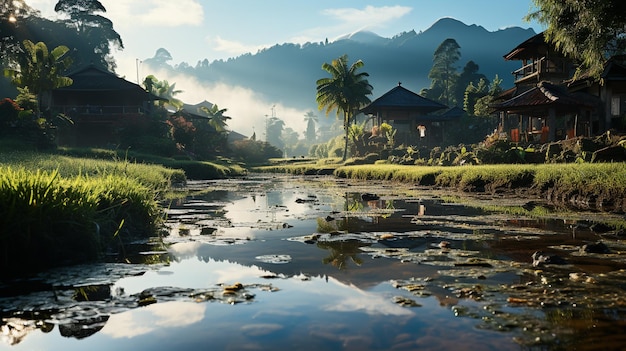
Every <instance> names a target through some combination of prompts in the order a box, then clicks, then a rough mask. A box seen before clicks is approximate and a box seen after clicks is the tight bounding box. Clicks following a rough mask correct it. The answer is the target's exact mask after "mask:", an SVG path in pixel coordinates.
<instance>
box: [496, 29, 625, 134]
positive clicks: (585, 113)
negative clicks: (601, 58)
mask: <svg viewBox="0 0 626 351" xmlns="http://www.w3.org/2000/svg"><path fill="white" fill-rule="evenodd" d="M504 58H505V60H518V61H521V63H522V67H521V68H520V69H518V70H516V71H514V72H513V75H514V77H515V87H513V88H511V89H509V90H507V91H505V92H503V93H502V94H501V95H500V102H499V103H497V104H495V105H494V107H495V109H496V110H497V111H499V112H500V126H499V132H500V135H502V136H506V137H507V138H508V139H509V140H511V141H513V142H531V143H532V142H542V143H545V142H548V141H554V140H561V139H566V138H573V137H576V136H592V135H597V134H600V133H603V132H604V131H606V130H608V129H610V128H612V127H616V126H618V124H617V123H616V122H618V120H617V119H619V118H620V117H621V116H622V115H623V114H624V112H626V111H624V107H626V105H625V104H626V66H624V60H623V59H622V60H620V59H619V58H613V59H611V60H609V62H608V63H607V65H606V68H605V71H604V72H603V74H602V76H601V79H599V80H598V79H594V78H591V77H583V78H578V79H576V80H573V79H572V77H573V75H574V72H575V69H576V66H575V64H574V62H572V60H570V59H567V58H566V57H564V56H563V55H562V54H560V53H559V52H558V51H557V50H556V49H555V48H554V46H553V45H551V44H549V43H547V42H546V41H545V37H544V34H543V33H540V34H537V35H535V36H533V37H532V38H530V39H528V40H526V41H525V42H523V43H521V44H520V45H518V46H517V47H515V48H514V49H513V50H512V51H511V52H509V53H507V54H506V55H504ZM583 76H584V75H583Z"/></svg>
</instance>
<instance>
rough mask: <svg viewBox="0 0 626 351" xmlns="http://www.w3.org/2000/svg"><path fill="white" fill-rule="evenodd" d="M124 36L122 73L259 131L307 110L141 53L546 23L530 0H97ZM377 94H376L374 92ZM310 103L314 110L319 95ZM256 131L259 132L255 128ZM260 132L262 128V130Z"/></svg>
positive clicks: (200, 53)
mask: <svg viewBox="0 0 626 351" xmlns="http://www.w3.org/2000/svg"><path fill="white" fill-rule="evenodd" d="M100 2H101V3H102V4H103V5H104V7H105V8H106V9H107V12H106V13H105V14H103V15H104V16H105V17H107V18H109V19H110V20H111V21H112V22H113V25H114V28H115V30H116V31H117V32H118V33H119V34H120V36H121V37H122V40H123V42H124V50H122V51H119V52H115V53H114V55H115V58H116V62H117V65H118V68H117V73H118V74H119V75H121V76H123V77H126V79H128V80H131V81H136V79H137V78H136V77H139V78H140V80H143V78H144V77H145V76H147V75H148V74H154V75H156V77H157V78H158V79H167V80H168V81H169V82H174V83H176V88H177V89H181V90H183V93H181V94H180V95H178V96H177V97H178V98H180V99H182V100H183V101H184V102H186V103H191V104H195V103H198V102H201V101H203V100H208V101H210V102H212V103H216V104H217V105H218V106H219V107H220V108H227V109H228V111H227V112H228V113H227V114H228V115H229V116H232V117H233V119H232V120H230V121H229V126H230V127H231V129H232V130H236V131H238V132H240V133H243V134H245V135H251V134H252V133H253V132H254V131H262V130H263V128H264V123H265V121H264V117H263V116H265V115H267V114H271V113H273V112H275V113H276V115H277V116H279V117H280V118H282V119H283V120H284V121H285V122H286V126H287V127H291V128H293V129H294V130H296V131H298V132H302V131H303V130H304V129H305V123H304V120H303V116H304V115H305V114H306V112H308V111H303V110H299V109H297V108H294V107H292V106H288V105H282V104H280V103H277V102H275V101H266V100H264V98H263V97H261V96H260V95H259V94H258V93H257V92H254V91H251V90H249V89H246V88H244V87H238V86H228V85H225V84H222V83H218V84H215V85H211V86H208V85H206V83H202V82H198V81H197V80H195V79H194V78H193V77H188V76H184V75H176V76H171V75H170V74H169V73H168V72H153V71H150V70H149V69H148V68H147V67H144V66H143V65H142V64H141V60H143V59H146V58H150V57H153V56H154V54H155V52H156V50H157V49H159V48H161V47H162V48H165V49H167V50H168V51H169V52H170V54H171V55H172V57H173V60H172V62H170V63H171V64H178V63H180V62H183V61H185V62H187V63H189V64H190V65H192V66H195V64H196V63H197V62H198V61H199V60H203V59H205V58H206V59H208V60H209V61H213V60H216V59H227V58H229V57H236V56H239V55H241V54H244V53H247V52H251V53H256V52H257V51H258V50H259V49H261V48H265V47H270V46H273V45H275V44H282V43H287V42H289V43H306V42H320V41H324V40H325V39H326V38H328V40H329V41H332V40H334V39H335V38H338V37H341V36H343V35H346V34H350V33H354V32H356V31H359V30H369V31H372V32H375V33H377V34H379V35H381V36H383V37H392V36H394V35H396V34H399V33H402V32H406V31H411V30H415V31H417V32H419V31H423V30H426V29H428V28H429V27H430V26H431V25H432V24H433V23H435V22H436V21H437V20H438V19H440V18H443V17H452V18H455V19H457V20H460V21H462V22H464V23H466V24H476V25H480V26H483V27H484V28H485V29H487V30H489V31H496V30H498V29H502V28H506V27H511V26H519V27H523V28H529V27H532V28H533V29H534V30H535V32H540V31H541V30H543V29H542V28H541V27H540V26H539V25H538V24H537V23H527V22H524V21H523V17H524V16H525V15H526V14H528V13H529V11H531V10H532V8H533V7H532V4H533V2H532V0H395V1H394V0H360V1H359V0H219V1H218V0H100ZM26 3H27V4H29V5H30V6H32V7H34V8H36V9H38V10H40V11H41V12H42V15H43V16H45V17H48V18H55V17H56V14H55V13H54V5H55V4H56V3H57V0H26ZM374 98H375V97H374ZM312 105H313V107H312V110H314V111H316V109H315V105H314V99H312ZM257 134H258V133H257ZM259 136H260V138H262V136H261V135H259Z"/></svg>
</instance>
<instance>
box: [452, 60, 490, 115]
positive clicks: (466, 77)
mask: <svg viewBox="0 0 626 351" xmlns="http://www.w3.org/2000/svg"><path fill="white" fill-rule="evenodd" d="M478 70H479V67H478V65H477V64H476V63H475V62H474V61H469V62H467V63H466V64H465V67H463V71H461V74H460V75H459V77H458V79H457V82H456V85H455V88H454V99H455V101H456V103H457V105H463V106H465V101H464V100H465V91H466V90H467V88H468V86H469V85H470V84H472V85H480V84H481V83H480V82H481V80H484V81H485V82H484V84H485V93H486V92H487V89H488V86H489V80H488V79H487V77H486V76H485V75H484V74H482V73H478ZM465 111H468V110H467V109H465ZM468 112H469V111H468Z"/></svg>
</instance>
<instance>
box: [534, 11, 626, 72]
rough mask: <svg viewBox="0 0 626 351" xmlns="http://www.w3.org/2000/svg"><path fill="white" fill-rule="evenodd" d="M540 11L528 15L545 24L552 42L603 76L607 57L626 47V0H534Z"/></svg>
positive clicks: (588, 70)
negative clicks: (625, 0)
mask: <svg viewBox="0 0 626 351" xmlns="http://www.w3.org/2000/svg"><path fill="white" fill-rule="evenodd" d="M533 2H534V3H535V5H536V6H537V8H538V10H537V11H534V12H532V13H530V14H529V15H528V16H526V19H527V20H537V21H539V23H541V24H543V25H545V26H546V27H547V28H546V30H545V32H544V33H545V37H546V40H547V41H548V42H551V43H553V44H555V46H556V48H557V49H559V50H560V51H561V52H563V53H564V54H565V55H567V56H569V57H570V58H573V59H575V60H579V61H580V62H582V65H581V66H580V67H579V68H578V70H577V75H578V74H580V73H582V72H585V73H586V74H591V75H592V76H596V77H599V76H600V73H602V70H603V69H604V64H605V63H606V58H607V57H609V56H611V55H615V54H623V53H624V51H625V50H626V3H625V2H624V1H622V0H603V1H580V0H533Z"/></svg>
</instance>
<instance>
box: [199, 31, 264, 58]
mask: <svg viewBox="0 0 626 351" xmlns="http://www.w3.org/2000/svg"><path fill="white" fill-rule="evenodd" d="M206 42H207V43H208V44H209V45H211V46H212V49H213V50H215V51H219V52H223V53H226V54H228V55H229V56H239V55H242V54H245V53H252V54H255V53H256V52H257V51H259V50H260V49H263V48H265V47H267V45H246V44H244V43H241V42H237V41H232V40H227V39H223V38H222V37H220V36H215V37H210V36H209V37H207V38H206Z"/></svg>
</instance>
